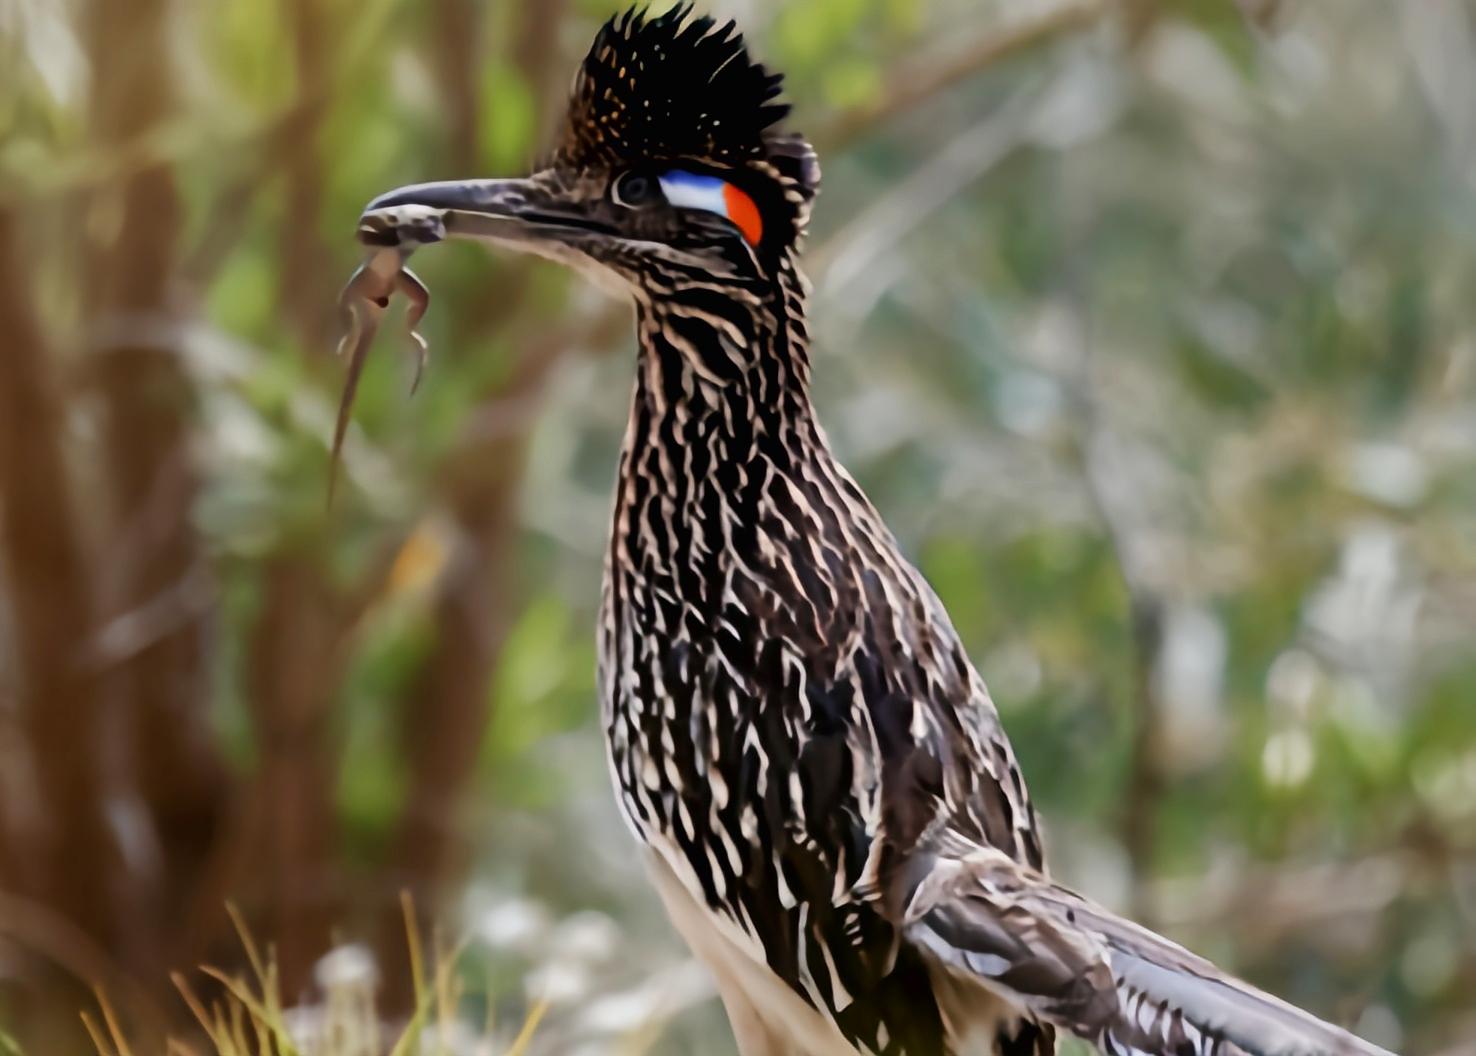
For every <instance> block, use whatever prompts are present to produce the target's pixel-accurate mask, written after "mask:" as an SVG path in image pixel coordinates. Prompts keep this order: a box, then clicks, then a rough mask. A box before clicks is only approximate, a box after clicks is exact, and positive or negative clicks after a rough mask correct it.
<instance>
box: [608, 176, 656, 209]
mask: <svg viewBox="0 0 1476 1056" xmlns="http://www.w3.org/2000/svg"><path fill="white" fill-rule="evenodd" d="M610 196H611V197H612V198H614V199H615V203H616V204H617V205H624V206H630V207H634V206H639V205H650V204H651V203H652V202H658V201H660V200H661V184H659V183H658V182H656V180H654V179H652V178H651V177H650V176H647V175H645V174H644V173H639V172H627V173H625V174H624V175H622V176H621V177H620V178H619V179H618V180H616V181H615V186H614V187H612V188H611V189H610Z"/></svg>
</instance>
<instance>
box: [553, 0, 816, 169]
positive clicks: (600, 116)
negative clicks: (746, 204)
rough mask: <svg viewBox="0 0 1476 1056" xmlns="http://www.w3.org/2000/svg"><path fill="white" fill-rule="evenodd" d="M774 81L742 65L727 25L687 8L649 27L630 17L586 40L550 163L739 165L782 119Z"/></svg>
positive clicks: (760, 149) (759, 152) (743, 53)
mask: <svg viewBox="0 0 1476 1056" xmlns="http://www.w3.org/2000/svg"><path fill="white" fill-rule="evenodd" d="M782 81H783V78H782V77H781V76H780V75H778V74H775V73H770V72H769V71H768V70H766V69H765V68H764V67H763V66H762V65H760V64H759V63H757V62H754V61H753V60H752V59H750V58H749V56H748V49H747V47H746V46H745V45H744V43H743V37H742V35H741V34H740V33H739V32H738V29H737V27H736V26H735V25H734V24H733V23H732V22H727V23H725V24H723V25H719V24H717V23H716V22H714V21H713V20H712V19H711V18H709V17H706V16H701V17H693V16H692V5H691V4H678V5H677V6H676V7H674V8H672V9H671V10H669V11H667V12H665V13H664V14H661V15H658V16H656V17H654V18H649V17H647V16H646V15H645V13H644V12H643V11H642V10H641V9H639V8H632V9H631V10H629V11H626V12H625V13H624V14H623V15H617V16H615V17H613V18H611V19H610V21H608V22H606V23H605V25H604V26H603V28H601V29H600V32H599V34H598V35H597V36H596V37H595V41H594V44H593V46H591V48H590V50H589V55H588V56H586V58H585V60H584V63H583V65H582V66H581V67H580V70H579V73H578V75H577V76H576V77H575V80H574V91H573V96H572V98H571V99H570V100H569V116H568V122H567V124H566V126H565V130H564V135H563V138H562V140H561V141H560V143H559V145H558V146H557V148H556V151H555V156H556V158H557V160H559V161H562V162H564V163H566V164H574V165H585V164H591V163H599V162H604V163H607V164H618V163H620V162H625V161H634V160H640V159H650V160H670V159H676V158H699V159H703V160H707V161H711V162H714V163H716V164H742V163H743V162H745V161H748V160H751V159H755V158H759V157H762V156H763V155H764V154H765V135H764V134H765V130H767V129H768V128H770V127H771V126H773V125H774V124H775V123H777V122H778V121H780V120H782V119H783V118H784V116H785V115H786V114H788V113H789V106H788V105H787V104H785V103H782V102H778V101H777V97H778V95H779V91H780V85H781V82H782Z"/></svg>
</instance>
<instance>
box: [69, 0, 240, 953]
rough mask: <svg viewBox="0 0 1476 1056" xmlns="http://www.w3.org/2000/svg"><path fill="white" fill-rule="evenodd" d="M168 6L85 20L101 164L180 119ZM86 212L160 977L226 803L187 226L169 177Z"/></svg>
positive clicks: (114, 601) (113, 644) (115, 627)
mask: <svg viewBox="0 0 1476 1056" xmlns="http://www.w3.org/2000/svg"><path fill="white" fill-rule="evenodd" d="M170 7H171V5H170V3H169V2H168V0H133V2H131V3H128V4H119V3H115V2H112V0H95V2H94V3H93V4H92V5H91V7H90V11H89V15H90V23H89V27H88V28H89V40H88V48H89V59H90V65H91V71H92V99H91V117H92V123H93V127H94V134H95V139H96V141H97V143H98V144H99V145H100V146H101V147H102V148H103V149H104V150H107V151H111V152H115V153H116V154H118V155H122V154H125V153H126V152H128V151H130V150H135V151H136V150H137V144H138V142H139V141H140V139H141V138H143V137H144V136H146V135H148V134H150V133H151V132H153V131H155V130H157V129H158V128H159V127H160V126H161V125H162V124H163V123H164V122H166V121H168V120H169V119H170V118H171V117H173V115H174V111H175V103H174V99H173V92H172V85H171V78H172V74H171V67H172V63H171V61H170V48H171V42H170V40H169V35H168V30H169V18H170ZM92 207H93V210H94V215H100V216H102V217H104V218H106V220H107V221H109V223H108V224H106V225H105V226H106V227H108V228H110V230H109V231H108V234H111V237H108V235H107V234H105V235H104V238H103V240H102V244H100V245H97V246H95V250H94V252H92V253H91V254H90V256H89V264H90V265H91V267H90V272H89V275H88V278H89V294H90V304H91V317H92V320H93V330H92V336H93V338H94V347H93V349H92V350H91V351H92V359H91V362H90V366H91V367H92V370H93V377H94V378H95V380H96V382H97V384H98V388H99V394H100V397H101V402H102V408H103V419H102V426H103V434H102V435H103V445H102V452H103V456H104V459H105V465H106V473H105V479H106V483H107V487H108V491H109V493H110V496H111V500H112V509H113V517H112V522H111V523H112V525H113V528H112V530H111V531H109V533H108V535H107V538H106V540H105V543H104V549H103V552H102V557H103V561H102V564H101V566H100V567H101V568H102V569H103V570H104V572H105V575H104V579H103V583H104V584H105V588H106V592H105V601H106V604H107V612H108V617H109V619H108V622H107V624H106V630H105V632H104V633H103V634H102V635H101V636H100V638H99V648H98V662H99V663H101V664H102V665H104V667H105V668H106V670H107V672H108V676H109V678H110V680H111V681H112V682H113V684H114V685H116V687H117V690H118V692H119V694H120V699H119V703H120V706H121V709H122V713H123V715H124V716H125V717H126V722H127V724H128V731H127V733H126V748H127V750H128V751H129V753H130V755H131V766H130V767H129V773H128V778H129V780H130V782H131V783H133V784H136V786H137V789H138V792H139V794H140V795H141V797H142V799H143V802H144V804H145V806H146V808H147V811H148V815H149V820H150V821H151V822H152V832H150V833H148V834H147V836H148V838H151V839H152V840H154V842H155V846H154V847H153V848H151V850H153V851H154V855H153V856H152V860H151V862H150V865H151V866H152V868H149V869H148V871H147V875H139V876H136V877H135V879H134V883H135V889H136V890H135V897H136V899H137V900H138V902H139V904H138V905H136V906H134V907H133V911H134V912H138V911H139V910H144V909H145V908H146V909H147V910H148V914H149V917H148V919H149V920H150V921H151V923H152V924H153V927H152V928H151V929H150V930H151V932H153V934H151V935H150V936H149V939H148V942H147V946H148V947H149V948H148V950H147V951H145V952H144V953H143V954H142V956H144V957H145V963H146V964H147V965H148V967H149V968H150V970H160V969H162V967H163V965H164V964H165V963H167V959H169V958H172V957H176V956H179V957H188V956H190V954H191V953H193V952H194V951H193V949H192V948H191V945H190V944H191V941H192V938H191V937H190V936H188V935H184V934H181V932H182V931H183V930H184V929H181V928H178V927H172V926H166V924H165V922H166V921H168V920H170V919H171V918H172V917H173V916H174V915H175V914H176V913H177V907H178V906H179V905H180V904H181V901H182V900H183V899H185V898H186V897H187V896H188V895H189V893H191V892H192V891H193V890H195V888H196V887H197V885H198V882H199V878H200V875H201V870H202V868H203V866H204V864H205V862H206V860H207V858H208V856H209V854H210V852H211V849H212V845H213V841H214V839H215V836H216V830H217V825H218V822H219V820H220V817H221V810H222V806H223V801H224V796H225V794H226V781H225V776H224V773H223V771H222V767H221V761H220V759H219V757H218V755H217V753H216V749H215V745H214V742H213V740H212V737H211V732H210V729H209V725H208V707H209V692H210V687H209V675H208V653H209V650H210V633H209V625H208V617H209V615H210V613H211V612H212V609H213V605H214V588H213V584H212V580H211V576H210V572H209V570H208V566H207V563H206V560H205V555H204V553H203V550H202V548H201V544H200V540H199V538H198V535H197V533H196V530H195V527H194V525H193V523H192V521H191V513H192V509H193V505H194V500H195V496H196V493H197V491H198V480H197V477H196V473H195V468H194V465H193V459H192V457H191V453H190V450H189V441H190V436H189V431H190V427H191V419H192V414H193V402H194V393H193V390H192V385H191V380H190V378H189V377H188V375H187V373H186V371H185V369H184V365H183V363H182V355H183V348H182V341H183V337H182V331H183V327H182V325H181V313H180V311H179V310H178V305H177V303H176V301H177V298H178V292H179V291H177V290H176V289H175V288H174V286H175V279H174V270H175V263H176V262H175V253H176V243H177V242H178V237H179V232H180V226H181V220H182V216H181V205H180V201H179V194H178V191H177V189H176V187H175V179H174V174H173V172H172V171H171V169H170V167H169V166H168V165H167V164H162V163H160V164H151V165H146V166H144V167H142V168H140V169H138V170H136V171H133V172H131V173H130V174H128V175H127V176H125V177H123V178H122V179H120V180H118V181H116V182H112V183H109V184H106V185H104V187H103V189H102V190H100V191H99V192H98V196H97V198H96V199H95V200H94V202H93V203H92ZM170 939H173V940H174V941H173V942H170V941H168V940H170Z"/></svg>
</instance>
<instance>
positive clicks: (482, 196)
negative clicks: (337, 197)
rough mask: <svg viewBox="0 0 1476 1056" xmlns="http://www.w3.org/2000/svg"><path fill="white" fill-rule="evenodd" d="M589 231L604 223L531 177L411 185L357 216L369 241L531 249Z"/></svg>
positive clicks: (383, 197)
mask: <svg viewBox="0 0 1476 1056" xmlns="http://www.w3.org/2000/svg"><path fill="white" fill-rule="evenodd" d="M589 232H597V233H605V232H608V228H607V227H606V226H605V225H603V224H599V223H596V222H593V221H591V220H590V219H589V218H588V217H587V216H586V215H584V214H583V212H582V211H581V210H579V209H578V208H577V207H576V206H574V205H572V204H571V203H569V202H567V201H563V200H561V199H560V198H559V197H558V196H556V195H554V194H552V193H550V191H549V190H548V189H547V186H546V184H545V182H544V181H540V180H539V179H537V178H536V177H529V178H526V179H507V180H446V181H442V182H438V183H416V184H411V185H410V186H408V187H399V188H396V189H395V190H393V191H389V192H387V193H385V194H381V195H380V196H379V197H378V198H375V199H374V200H373V201H372V202H370V203H369V205H368V206H367V207H366V208H365V209H364V213H363V215H362V216H361V217H360V218H359V240H360V241H361V242H364V243H365V244H366V245H372V246H404V245H406V244H407V243H411V244H414V243H427V242H439V241H441V240H442V239H443V238H480V239H490V240H493V241H497V242H505V243H515V244H520V245H521V248H524V249H532V248H533V246H534V245H538V244H547V243H551V242H552V243H568V242H571V241H574V240H576V239H577V238H578V237H579V235H580V234H587V233H589Z"/></svg>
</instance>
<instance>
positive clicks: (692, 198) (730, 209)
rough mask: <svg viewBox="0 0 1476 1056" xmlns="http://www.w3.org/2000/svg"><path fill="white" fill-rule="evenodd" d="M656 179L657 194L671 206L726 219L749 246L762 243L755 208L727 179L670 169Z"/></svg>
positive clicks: (759, 222)
mask: <svg viewBox="0 0 1476 1056" xmlns="http://www.w3.org/2000/svg"><path fill="white" fill-rule="evenodd" d="M659 180H660V183H661V192H662V193H663V194H665V195H666V200H667V201H668V202H669V203H671V204H672V205H676V206H680V207H682V208H684V209H705V210H707V211H708V212H710V213H717V214H718V215H719V216H725V217H727V218H728V219H729V220H731V221H732V222H733V225H734V226H735V227H737V228H738V230H739V231H740V232H742V234H743V237H744V239H746V240H747V242H748V244H749V245H751V246H757V245H758V244H759V242H760V241H762V240H763V237H764V220H763V217H762V216H761V215H760V214H759V209H758V206H757V205H755V204H754V201H753V199H752V198H750V197H749V196H748V194H747V193H746V192H744V191H743V190H741V189H740V188H738V187H735V186H733V185H732V184H731V183H729V182H728V181H727V180H723V179H719V178H718V177H716V176H704V175H701V174H699V173H695V172H687V171H685V170H684V169H673V170H671V171H670V172H668V173H666V174H665V175H664V176H661V177H659Z"/></svg>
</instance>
